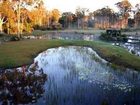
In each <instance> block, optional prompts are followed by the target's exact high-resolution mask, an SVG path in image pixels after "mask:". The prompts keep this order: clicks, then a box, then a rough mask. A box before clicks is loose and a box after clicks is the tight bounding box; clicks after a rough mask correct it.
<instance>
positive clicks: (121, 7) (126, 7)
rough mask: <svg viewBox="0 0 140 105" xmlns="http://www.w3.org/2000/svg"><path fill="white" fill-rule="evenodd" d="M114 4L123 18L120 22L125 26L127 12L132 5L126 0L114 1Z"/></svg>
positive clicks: (126, 23)
mask: <svg viewBox="0 0 140 105" xmlns="http://www.w3.org/2000/svg"><path fill="white" fill-rule="evenodd" d="M116 5H117V7H118V8H119V11H120V17H121V18H122V19H124V23H122V24H124V27H127V25H128V17H129V12H130V11H131V8H132V5H131V3H130V2H129V1H128V0H123V1H121V2H118V3H116ZM122 28H123V27H122Z"/></svg>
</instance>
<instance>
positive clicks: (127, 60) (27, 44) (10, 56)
mask: <svg viewBox="0 0 140 105" xmlns="http://www.w3.org/2000/svg"><path fill="white" fill-rule="evenodd" d="M71 45H75V46H87V47H91V48H93V49H94V50H95V51H97V53H98V54H99V55H100V56H101V57H103V58H104V59H106V60H107V61H109V62H112V63H114V64H116V65H120V66H124V67H129V68H133V69H136V70H140V57H137V56H135V55H132V54H130V53H129V52H128V51H126V50H124V49H123V48H120V47H117V46H112V45H111V44H108V43H105V42H100V41H93V42H91V41H66V40H45V39H42V40H23V41H18V42H7V43H3V44H2V45H0V68H12V67H17V66H22V65H26V64H30V63H32V62H33V58H34V57H35V56H37V54H38V53H40V52H42V51H44V50H47V49H48V48H52V47H59V46H71Z"/></svg>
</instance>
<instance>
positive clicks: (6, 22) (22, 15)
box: [0, 0, 60, 35]
mask: <svg viewBox="0 0 140 105" xmlns="http://www.w3.org/2000/svg"><path fill="white" fill-rule="evenodd" d="M59 17H60V12H59V10H57V9H53V10H52V11H48V10H47V9H46V8H45V6H44V3H43V0H1V1H0V32H5V33H7V34H18V35H20V34H22V33H26V32H27V33H30V32H32V31H33V30H34V29H37V28H42V29H43V28H48V29H51V28H52V27H53V26H58V27H59V26H60V24H58V20H59Z"/></svg>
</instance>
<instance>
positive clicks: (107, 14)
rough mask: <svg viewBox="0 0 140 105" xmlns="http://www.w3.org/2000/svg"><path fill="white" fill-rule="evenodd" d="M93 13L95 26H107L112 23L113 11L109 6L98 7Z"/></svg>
mask: <svg viewBox="0 0 140 105" xmlns="http://www.w3.org/2000/svg"><path fill="white" fill-rule="evenodd" d="M93 14H94V20H95V27H97V28H109V27H111V25H112V24H113V23H114V17H115V13H114V11H113V10H112V9H111V8H109V7H104V8H101V9H98V10H96V11H94V13H93Z"/></svg>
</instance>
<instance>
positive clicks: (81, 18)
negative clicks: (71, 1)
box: [75, 7, 89, 28]
mask: <svg viewBox="0 0 140 105" xmlns="http://www.w3.org/2000/svg"><path fill="white" fill-rule="evenodd" d="M88 12H89V9H87V8H80V7H78V8H77V9H76V11H75V14H76V16H77V18H78V21H77V25H78V26H77V27H78V28H79V26H80V23H81V24H82V27H83V28H84V17H85V15H86V14H87V13H88Z"/></svg>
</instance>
